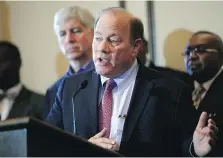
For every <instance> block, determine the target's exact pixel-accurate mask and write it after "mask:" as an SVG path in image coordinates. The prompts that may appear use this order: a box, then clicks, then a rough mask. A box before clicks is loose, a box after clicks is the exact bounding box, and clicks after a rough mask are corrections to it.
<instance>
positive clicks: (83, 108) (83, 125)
mask: <svg viewBox="0 0 223 158" xmlns="http://www.w3.org/2000/svg"><path fill="white" fill-rule="evenodd" d="M99 81H100V78H99V76H98V75H97V74H96V73H95V72H93V73H92V76H91V78H90V79H89V80H88V85H87V87H86V88H85V89H83V90H82V91H80V93H79V95H77V97H76V98H75V100H74V104H75V117H76V118H75V119H76V133H77V134H78V135H80V136H83V137H85V138H86V137H90V136H93V135H95V134H96V133H97V132H98V112H97V108H98V94H99V89H100V82H99ZM82 96H85V97H82ZM83 116H84V117H83ZM83 118H84V120H83Z"/></svg>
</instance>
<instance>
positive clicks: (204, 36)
mask: <svg viewBox="0 0 223 158" xmlns="http://www.w3.org/2000/svg"><path fill="white" fill-rule="evenodd" d="M184 63H185V67H186V69H187V72H188V74H189V75H190V76H191V77H192V78H193V80H194V82H193V83H192V85H191V87H193V89H194V90H193V93H192V95H193V101H194V106H195V107H196V108H197V109H198V110H199V111H206V112H208V113H210V115H212V116H213V117H214V119H215V122H216V124H217V126H218V128H219V131H220V133H219V137H218V141H217V144H216V145H217V146H216V147H217V148H216V149H215V152H213V154H212V155H209V156H221V157H222V156H223V151H222V148H223V132H222V130H223V106H222V104H223V101H222V93H223V71H222V69H223V67H222V64H223V42H222V39H221V38H220V37H219V36H218V35H217V34H215V33H212V32H208V31H198V32H196V33H194V34H193V35H192V37H191V38H190V40H189V41H188V44H187V46H186V47H185V51H184Z"/></svg>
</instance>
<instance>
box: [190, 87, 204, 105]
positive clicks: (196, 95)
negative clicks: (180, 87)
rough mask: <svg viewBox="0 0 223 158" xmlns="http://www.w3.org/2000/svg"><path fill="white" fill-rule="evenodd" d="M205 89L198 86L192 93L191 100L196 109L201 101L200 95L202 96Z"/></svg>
mask: <svg viewBox="0 0 223 158" xmlns="http://www.w3.org/2000/svg"><path fill="white" fill-rule="evenodd" d="M205 91H206V90H205V88H204V87H203V86H202V85H199V86H198V87H197V88H196V89H195V90H194V91H193V93H192V99H193V102H194V106H195V107H196V108H198V107H199V104H200V102H201V100H202V95H203V94H204V92H205Z"/></svg>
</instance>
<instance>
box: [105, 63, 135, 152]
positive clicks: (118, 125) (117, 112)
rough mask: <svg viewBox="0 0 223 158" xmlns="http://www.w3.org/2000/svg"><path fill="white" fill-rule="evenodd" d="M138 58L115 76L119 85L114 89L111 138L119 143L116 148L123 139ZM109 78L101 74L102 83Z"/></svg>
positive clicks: (117, 147)
mask: <svg viewBox="0 0 223 158" xmlns="http://www.w3.org/2000/svg"><path fill="white" fill-rule="evenodd" d="M138 68H139V66H138V63H137V60H135V61H134V64H133V65H132V67H131V68H130V69H129V70H128V71H126V72H125V73H123V74H122V75H121V76H119V77H117V78H114V81H115V82H116V84H117V86H116V87H115V88H114V89H113V90H112V98H113V109H112V119H111V129H110V138H111V139H113V140H115V141H116V143H117V146H116V150H118V149H119V146H120V142H121V139H122V132H123V127H124V123H125V118H126V116H127V111H128V108H129V104H130V100H131V96H132V92H133V88H134V85H135V80H136V76H137V72H138ZM108 79H109V78H106V77H103V76H101V83H102V85H103V84H104V83H105V82H106V81H107V80H108Z"/></svg>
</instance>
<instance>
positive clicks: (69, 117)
mask: <svg viewBox="0 0 223 158" xmlns="http://www.w3.org/2000/svg"><path fill="white" fill-rule="evenodd" d="M143 33H144V32H143V24H142V22H141V21H140V20H139V19H137V18H135V17H134V16H133V15H131V14H130V13H128V12H127V11H126V10H124V9H121V8H108V9H105V10H102V11H101V12H99V13H98V15H97V17H96V21H95V26H94V39H93V44H92V48H93V61H94V64H95V69H94V70H90V71H88V72H84V73H81V74H79V75H76V76H73V77H68V78H66V79H65V80H64V82H63V83H62V84H61V87H60V88H59V92H58V96H57V98H56V102H55V104H54V106H53V108H52V109H51V112H50V114H49V115H48V118H47V120H48V121H49V122H50V123H52V124H54V125H59V124H60V125H61V124H62V125H63V126H62V127H63V129H65V130H66V131H68V132H72V133H75V134H76V135H79V136H82V137H84V138H85V139H87V140H89V142H91V143H93V144H96V145H98V146H101V147H103V148H106V149H109V150H115V151H118V152H119V153H121V154H123V155H124V156H182V145H183V144H184V143H183V142H184V140H186V139H187V138H188V137H189V136H192V135H193V132H194V130H195V128H196V126H195V125H196V123H195V122H196V121H195V120H196V118H194V117H195V116H196V114H195V113H196V110H195V108H193V106H192V103H191V99H190V98H191V97H190V95H189V92H188V93H187V89H186V86H185V85H184V84H183V83H182V82H180V81H178V80H174V79H172V78H168V77H165V76H163V75H161V74H160V73H158V72H156V71H153V70H151V69H147V68H145V67H144V66H143V65H140V64H139V63H138V61H137V59H136V57H137V55H138V53H139V51H140V49H141V45H142V37H143ZM79 88H81V90H80V91H79V90H78V89H79ZM77 91H79V92H78V93H76V95H75V97H74V96H73V94H74V93H75V92H77ZM73 107H74V115H73V109H72V108H73ZM188 114H190V117H188ZM197 120H198V119H197ZM206 121H207V115H206V113H203V114H202V115H201V119H200V121H199V124H198V126H197V128H196V131H195V135H194V138H195V139H196V140H200V138H201V137H202V138H203V137H205V138H206V137H207V139H206V140H205V141H196V143H197V144H200V145H201V146H203V147H204V148H203V149H200V148H199V150H197V149H198V148H193V149H194V150H195V153H196V154H197V155H199V156H203V155H205V154H206V153H208V152H209V151H210V148H208V147H210V146H209V140H210V139H211V140H213V138H212V137H211V136H210V134H209V133H207V132H208V131H209V130H210V128H213V134H214V135H215V132H216V131H217V127H216V126H215V124H214V122H213V120H209V122H208V127H206ZM73 122H74V124H73ZM204 128H206V130H204ZM184 145H185V144H184ZM186 151H189V145H188V146H187V147H186Z"/></svg>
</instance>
